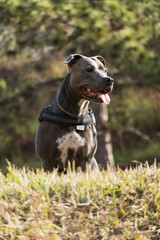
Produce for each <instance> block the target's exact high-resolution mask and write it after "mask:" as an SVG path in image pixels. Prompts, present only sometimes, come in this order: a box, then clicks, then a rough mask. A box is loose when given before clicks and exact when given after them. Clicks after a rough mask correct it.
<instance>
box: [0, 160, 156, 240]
mask: <svg viewBox="0 0 160 240" xmlns="http://www.w3.org/2000/svg"><path fill="white" fill-rule="evenodd" d="M0 179H1V181H0V239H5V240H8V239H9V240H11V239H23V240H32V239H38V240H39V239H45V240H48V239H63V240H67V239H68V240H70V239H74V240H78V239H92V240H99V239H104V240H105V239H109V240H113V239H115V240H117V239H118V240H120V239H124V240H127V239H130V240H131V239H132V240H140V239H143V240H149V239H154V240H158V239H160V238H159V236H160V168H157V167H156V165H153V166H151V167H149V166H148V165H146V166H141V165H140V166H139V167H137V168H135V169H129V170H125V171H122V170H120V169H118V170H116V171H115V172H112V171H110V170H108V171H106V172H98V173H94V174H93V173H92V174H91V173H90V174H89V173H81V172H78V173H75V172H70V171H69V172H68V174H67V175H63V174H62V175H61V176H58V174H57V172H56V171H54V172H53V173H52V174H45V173H44V172H43V170H37V172H36V173H35V172H33V171H30V170H26V169H23V170H18V169H15V168H14V167H12V166H11V165H10V164H9V168H8V174H7V176H4V175H3V174H2V173H0Z"/></svg>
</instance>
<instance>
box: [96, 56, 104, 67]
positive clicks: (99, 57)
mask: <svg viewBox="0 0 160 240" xmlns="http://www.w3.org/2000/svg"><path fill="white" fill-rule="evenodd" d="M95 57H96V58H97V59H98V60H99V61H100V62H101V63H103V65H104V66H105V67H106V62H105V60H104V58H103V57H101V56H95Z"/></svg>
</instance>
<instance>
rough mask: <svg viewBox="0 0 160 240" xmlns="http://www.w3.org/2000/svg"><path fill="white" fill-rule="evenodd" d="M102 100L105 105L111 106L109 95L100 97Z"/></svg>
mask: <svg viewBox="0 0 160 240" xmlns="http://www.w3.org/2000/svg"><path fill="white" fill-rule="evenodd" d="M100 98H101V99H102V101H103V102H104V103H105V104H109V103H110V97H109V95H108V94H107V93H106V94H102V95H100Z"/></svg>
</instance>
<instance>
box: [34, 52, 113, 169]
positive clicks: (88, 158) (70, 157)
mask: <svg viewBox="0 0 160 240" xmlns="http://www.w3.org/2000/svg"><path fill="white" fill-rule="evenodd" d="M64 62H65V63H67V65H68V68H69V73H68V74H67V75H66V77H65V78H64V80H63V83H62V86H61V88H60V91H59V92H58V94H57V96H56V99H55V100H54V101H53V102H52V104H51V105H49V106H47V107H46V108H44V109H43V111H42V113H41V115H40V118H39V122H40V124H39V128H38V131H37V134H36V141H35V148H36V153H37V155H38V157H39V158H40V159H41V160H42V162H43V167H44V170H45V171H52V170H53V169H54V168H58V170H59V172H61V171H65V170H66V168H67V166H68V163H69V162H70V165H71V167H72V166H73V162H75V168H78V167H81V169H82V170H83V171H85V170H86V164H88V168H89V169H98V164H97V162H96V160H95V158H94V155H95V153H96V149H97V133H96V128H95V118H94V114H93V112H92V111H90V110H88V105H89V102H90V101H94V102H96V103H105V104H109V102H110V97H109V95H108V93H110V92H111V90H112V88H113V79H112V78H111V77H109V76H108V75H107V69H106V64H105V61H104V59H103V58H102V57H101V56H94V57H86V56H83V55H80V54H73V55H70V56H69V57H68V58H67V59H66V60H65V61H64Z"/></svg>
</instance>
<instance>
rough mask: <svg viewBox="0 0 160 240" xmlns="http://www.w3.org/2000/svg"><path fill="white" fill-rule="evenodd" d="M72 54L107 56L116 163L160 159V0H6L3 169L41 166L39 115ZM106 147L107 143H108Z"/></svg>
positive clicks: (0, 5)
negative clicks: (111, 82) (37, 150)
mask: <svg viewBox="0 0 160 240" xmlns="http://www.w3.org/2000/svg"><path fill="white" fill-rule="evenodd" d="M72 53H80V54H83V55H86V56H94V55H102V56H103V57H104V58H105V60H106V63H107V67H108V74H109V76H111V77H113V78H114V79H115V87H114V90H113V92H112V94H111V104H110V105H109V107H108V110H107V109H106V112H107V111H108V115H109V121H108V122H106V124H107V126H109V129H110V133H111V137H112V146H113V155H114V159H115V163H116V164H118V165H119V166H120V167H122V168H124V167H126V166H130V165H133V160H137V161H139V162H145V161H149V163H153V162H154V160H155V159H156V160H157V162H158V161H160V1H157V0H121V1H118V0H73V1H72V0H70V1H69V0H41V1H39V0H25V1H24V0H0V168H1V169H2V170H3V171H5V166H6V158H7V159H8V160H9V161H10V162H12V163H14V164H16V165H17V166H19V167H22V166H29V167H32V168H35V167H41V162H40V161H39V160H38V159H37V157H36V156H35V152H34V139H35V134H36V130H37V127H38V120H37V119H38V116H39V113H40V111H41V110H42V108H44V107H45V106H46V105H48V104H50V103H51V101H52V100H53V98H54V97H55V95H56V92H57V89H58V88H59V86H60V85H61V83H62V79H63V77H64V76H65V74H66V73H67V71H68V70H67V67H66V65H65V64H64V63H63V60H64V59H65V58H66V57H68V55H70V54H72ZM102 147H103V146H102Z"/></svg>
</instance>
